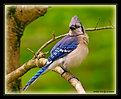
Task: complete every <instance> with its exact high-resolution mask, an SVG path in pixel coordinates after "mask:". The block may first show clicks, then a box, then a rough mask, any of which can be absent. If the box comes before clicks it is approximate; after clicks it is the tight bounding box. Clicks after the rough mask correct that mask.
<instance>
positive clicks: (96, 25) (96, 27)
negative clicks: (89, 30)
mask: <svg viewBox="0 0 121 99" xmlns="http://www.w3.org/2000/svg"><path fill="white" fill-rule="evenodd" d="M99 22H100V18H99V20H98V21H97V23H96V26H95V29H96V28H97V26H98V23H99Z"/></svg>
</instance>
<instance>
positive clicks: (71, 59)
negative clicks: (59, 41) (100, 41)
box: [63, 44, 88, 68]
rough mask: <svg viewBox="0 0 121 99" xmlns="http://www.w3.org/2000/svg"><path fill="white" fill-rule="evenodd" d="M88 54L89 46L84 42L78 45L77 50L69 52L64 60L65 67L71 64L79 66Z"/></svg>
mask: <svg viewBox="0 0 121 99" xmlns="http://www.w3.org/2000/svg"><path fill="white" fill-rule="evenodd" d="M87 54H88V47H87V46H86V45H84V44H82V45H80V44H79V45H78V46H77V48H76V49H75V50H73V51H72V52H71V53H70V54H68V55H67V56H66V58H65V61H64V64H63V66H64V68H68V67H70V66H78V65H80V64H81V62H82V61H83V60H84V59H85V57H86V56H87Z"/></svg>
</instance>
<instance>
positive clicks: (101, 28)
mask: <svg viewBox="0 0 121 99" xmlns="http://www.w3.org/2000/svg"><path fill="white" fill-rule="evenodd" d="M104 29H115V26H104V27H99V28H88V29H86V31H97V30H104Z"/></svg>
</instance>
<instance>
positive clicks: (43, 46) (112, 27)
mask: <svg viewBox="0 0 121 99" xmlns="http://www.w3.org/2000/svg"><path fill="white" fill-rule="evenodd" d="M98 22H99V21H98ZM104 29H115V27H114V26H105V27H99V28H88V29H85V30H86V31H96V30H104ZM52 34H53V37H54V39H53V38H52V39H50V40H49V41H47V42H46V43H45V44H43V45H42V46H41V47H40V49H39V50H38V51H37V53H36V55H38V54H39V52H40V51H42V50H43V49H44V48H45V47H46V46H47V45H49V44H50V43H52V42H53V41H55V40H57V39H60V38H62V37H64V36H66V35H67V33H66V34H63V35H60V36H57V37H55V33H52ZM35 58H36V57H34V59H35Z"/></svg>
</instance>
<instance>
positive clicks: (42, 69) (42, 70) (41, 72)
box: [23, 64, 50, 91]
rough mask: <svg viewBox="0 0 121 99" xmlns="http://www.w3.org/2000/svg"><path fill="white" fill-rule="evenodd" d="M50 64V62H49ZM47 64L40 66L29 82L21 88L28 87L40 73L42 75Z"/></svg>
mask: <svg viewBox="0 0 121 99" xmlns="http://www.w3.org/2000/svg"><path fill="white" fill-rule="evenodd" d="M49 65H50V64H49ZM49 65H47V66H45V67H44V68H41V69H40V70H39V71H38V72H37V73H36V74H35V75H34V76H33V77H32V78H31V79H30V80H29V82H28V83H27V84H26V86H25V87H24V88H23V91H24V90H25V89H27V87H29V86H30V85H31V84H32V83H33V82H34V81H35V80H36V79H37V78H38V77H39V76H40V75H42V74H43V73H44V72H45V70H46V69H47V68H48V67H49Z"/></svg>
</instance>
